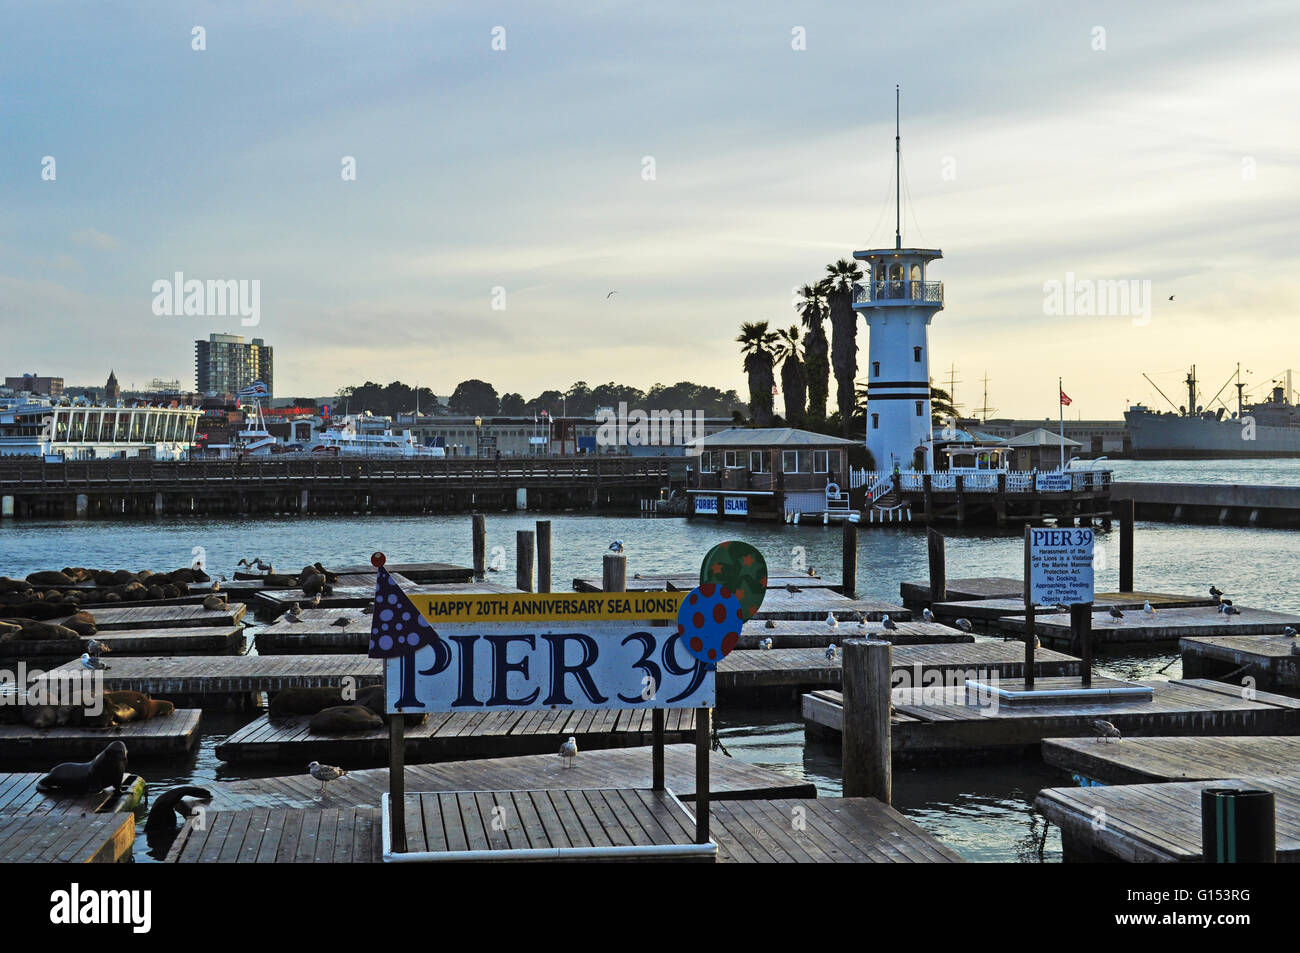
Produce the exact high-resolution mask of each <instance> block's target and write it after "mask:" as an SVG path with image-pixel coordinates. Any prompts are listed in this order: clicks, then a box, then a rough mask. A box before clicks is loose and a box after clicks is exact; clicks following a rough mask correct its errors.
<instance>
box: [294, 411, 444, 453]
mask: <svg viewBox="0 0 1300 953" xmlns="http://www.w3.org/2000/svg"><path fill="white" fill-rule="evenodd" d="M309 449H310V450H311V451H313V452H319V453H336V454H339V455H342V456H365V457H402V458H404V459H442V458H444V457H446V456H447V451H446V450H445V449H444V448H443V447H427V446H423V445H422V444H420V442H419V441H418V440H417V439H416V437H415V435H414V434H412V433H411V431H410V430H403V431H402V432H401V433H395V432H394V431H393V429H392V426H391V424H390V423H389V422H388V419H387V418H381V417H371V416H369V415H365V414H350V415H348V416H346V417H343V418H342V420H341V422H340V424H339V426H337V427H331V428H329V429H327V430H322V431H320V432H318V433H317V434H316V435H315V437H314V439H313V440H312V443H311V444H310V445H309Z"/></svg>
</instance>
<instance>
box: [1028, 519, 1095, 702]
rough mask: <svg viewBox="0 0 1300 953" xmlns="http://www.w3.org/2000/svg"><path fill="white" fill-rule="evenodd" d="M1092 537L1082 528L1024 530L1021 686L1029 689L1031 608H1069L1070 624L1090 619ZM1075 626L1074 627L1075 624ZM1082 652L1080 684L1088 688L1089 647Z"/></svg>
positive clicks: (1088, 531)
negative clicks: (1023, 662)
mask: <svg viewBox="0 0 1300 953" xmlns="http://www.w3.org/2000/svg"><path fill="white" fill-rule="evenodd" d="M1095 542H1096V537H1095V534H1094V533H1093V531H1092V530H1091V529H1090V528H1086V527H1078V528H1075V527H1071V526H1061V527H1047V526H1026V527H1025V685H1026V687H1027V688H1032V687H1033V662H1034V640H1035V633H1034V606H1035V605H1049V606H1070V607H1071V621H1072V622H1075V621H1076V620H1077V619H1079V618H1081V617H1083V616H1084V615H1085V614H1086V616H1087V618H1088V620H1089V621H1090V620H1091V618H1092V615H1091V613H1092V602H1093V597H1094V591H1093V585H1094V579H1093V571H1092V557H1093V545H1094V543H1095ZM1076 624H1077V623H1076ZM1081 648H1082V649H1084V656H1085V660H1084V666H1085V669H1084V671H1083V684H1084V685H1085V686H1086V685H1089V684H1091V681H1092V678H1091V675H1092V673H1091V671H1090V669H1091V645H1088V646H1081Z"/></svg>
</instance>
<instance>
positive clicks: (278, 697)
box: [270, 687, 351, 719]
mask: <svg viewBox="0 0 1300 953" xmlns="http://www.w3.org/2000/svg"><path fill="white" fill-rule="evenodd" d="M345 704H351V702H348V701H346V700H345V699H344V698H343V691H342V689H339V688H328V687H323V688H286V689H284V690H283V691H279V692H276V693H275V695H274V697H272V698H271V707H270V715H271V718H272V719H276V718H284V717H286V716H288V715H314V714H316V713H317V712H318V711H320V710H321V709H322V708H329V707H331V706H333V705H345Z"/></svg>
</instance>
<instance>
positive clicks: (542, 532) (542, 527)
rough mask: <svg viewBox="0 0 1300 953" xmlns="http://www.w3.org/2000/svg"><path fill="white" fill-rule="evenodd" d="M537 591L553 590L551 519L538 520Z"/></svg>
mask: <svg viewBox="0 0 1300 953" xmlns="http://www.w3.org/2000/svg"><path fill="white" fill-rule="evenodd" d="M537 591H538V592H550V591H551V521H550V520H538V521H537Z"/></svg>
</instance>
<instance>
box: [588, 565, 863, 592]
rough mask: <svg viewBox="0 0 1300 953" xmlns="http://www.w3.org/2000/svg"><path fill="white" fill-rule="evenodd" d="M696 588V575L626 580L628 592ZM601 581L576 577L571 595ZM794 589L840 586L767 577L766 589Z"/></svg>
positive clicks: (799, 577) (802, 577) (794, 575)
mask: <svg viewBox="0 0 1300 953" xmlns="http://www.w3.org/2000/svg"><path fill="white" fill-rule="evenodd" d="M699 584H700V574H699V571H698V570H697V571H695V572H671V573H649V572H645V573H633V574H631V575H629V576H628V578H627V591H628V592H666V591H669V590H677V591H679V592H690V591H691V590H692V589H694V588H695V587H696V586H698V585H699ZM603 585H604V580H603V579H601V578H600V577H599V576H579V577H578V578H576V579H574V580H573V591H574V592H604V591H605V590H604V589H602V588H601V586H603ZM787 585H789V586H795V587H796V588H799V589H837V590H838V589H839V588H840V583H838V582H836V581H835V580H833V579H823V578H821V577H820V576H809V575H808V574H807V573H799V572H771V571H769V572H768V574H767V588H768V591H769V592H770V591H771V590H772V589H779V588H784V587H785V586H787Z"/></svg>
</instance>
